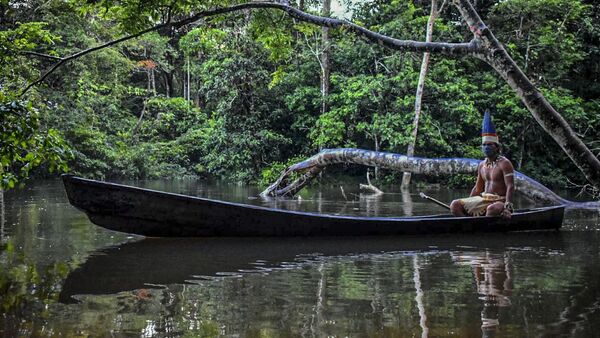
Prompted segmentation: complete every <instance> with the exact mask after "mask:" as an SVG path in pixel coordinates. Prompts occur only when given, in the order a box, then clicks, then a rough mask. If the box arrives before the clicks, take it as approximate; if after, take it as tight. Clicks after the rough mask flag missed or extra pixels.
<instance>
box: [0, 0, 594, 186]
mask: <svg viewBox="0 0 600 338" xmlns="http://www.w3.org/2000/svg"><path fill="white" fill-rule="evenodd" d="M234 3H236V2H233V1H232V2H223V1H219V2H214V1H203V2H201V3H200V2H198V3H197V2H190V1H168V2H167V1H153V2H146V1H139V0H137V1H112V0H106V1H58V0H51V1H28V2H12V1H11V2H9V1H0V14H1V17H2V19H1V20H2V21H1V22H0V29H1V31H0V64H1V65H2V67H1V68H0V74H1V78H0V104H1V106H0V108H1V109H2V111H1V113H2V126H3V127H2V129H1V130H0V132H1V133H2V135H1V136H2V138H1V139H0V142H2V162H1V163H2V175H3V176H2V179H3V181H2V186H3V187H11V186H14V184H15V183H16V182H17V181H18V180H19V179H20V178H22V177H25V176H27V175H28V174H29V173H30V172H31V171H32V170H36V169H35V168H36V167H37V171H36V175H44V174H45V173H46V172H47V171H48V170H50V169H52V170H54V169H61V168H62V169H65V164H67V163H68V166H69V168H70V171H71V172H74V173H77V174H81V175H85V176H88V177H96V178H113V177H120V178H158V177H161V178H164V177H186V176H189V177H210V178H220V179H228V180H231V181H236V182H249V181H256V180H259V179H260V178H261V177H265V179H266V180H272V179H273V178H274V176H276V175H278V174H279V170H280V169H281V168H283V167H284V166H285V165H286V164H287V163H292V162H294V161H296V160H298V158H302V157H308V156H310V155H312V154H314V153H316V152H318V151H319V150H320V149H323V148H334V147H357V148H364V149H375V148H379V150H381V151H388V152H395V153H404V152H405V150H406V147H407V145H408V143H409V141H410V135H411V129H412V120H413V115H414V101H415V89H416V86H417V80H418V77H419V68H420V64H421V58H422V54H421V53H408V52H398V51H393V50H390V49H386V48H384V47H382V46H379V45H377V44H373V43H371V42H369V41H365V40H363V39H360V38H358V37H357V36H356V35H352V34H346V32H345V31H344V30H343V29H341V30H331V31H330V32H329V34H330V35H331V40H330V43H331V46H330V61H329V62H330V64H331V67H330V69H331V76H330V79H331V80H330V81H331V85H330V89H329V92H328V95H327V96H326V97H325V98H323V96H322V92H321V83H320V81H321V65H320V62H321V61H322V60H321V58H320V55H321V54H322V53H323V42H322V41H323V40H322V36H321V35H322V34H323V30H322V29H321V27H318V26H314V25H310V24H307V23H303V22H300V21H298V20H292V19H290V18H289V17H288V16H286V15H285V14H284V13H281V12H280V11H276V10H260V11H249V10H243V11H236V12H232V13H228V14H223V15H217V16H211V17H206V18H203V19H201V20H200V21H197V22H194V23H192V24H190V25H184V26H179V27H173V26H165V28H164V29H159V30H157V31H155V32H151V33H148V34H144V35H141V36H140V37H138V38H135V39H132V40H128V41H125V42H123V43H120V44H115V45H112V46H110V47H108V48H104V49H101V50H98V51H96V52H94V53H90V54H88V55H85V56H83V57H81V58H77V59H74V60H72V61H70V62H69V63H68V65H66V66H63V67H60V68H58V69H56V71H55V72H53V73H52V74H51V75H49V76H48V78H47V79H46V80H45V81H44V82H43V83H41V84H40V85H37V86H34V87H32V89H31V90H29V91H28V92H27V93H26V94H25V95H24V96H23V97H21V96H20V93H21V92H22V91H23V89H24V88H26V87H27V85H28V84H30V83H32V82H33V81H35V80H36V79H38V78H39V77H40V76H41V75H42V74H43V73H44V72H45V71H46V70H47V69H48V68H49V67H50V65H51V64H52V62H54V61H56V60H57V58H59V57H62V56H65V55H72V54H74V53H77V52H79V51H82V50H85V49H87V48H90V47H93V46H98V45H101V44H103V43H106V42H108V41H112V40H115V39H117V38H119V37H122V36H124V35H126V34H132V33H137V32H140V31H142V30H144V29H147V28H148V27H151V26H153V25H157V24H160V23H163V22H168V21H170V20H173V21H176V20H180V19H184V18H186V17H188V16H189V14H190V13H193V12H197V11H201V10H206V9H211V8H214V7H216V6H221V7H222V6H226V5H231V4H234ZM291 5H292V6H294V7H298V8H300V9H303V10H304V11H306V12H309V13H314V14H321V5H322V4H321V2H319V1H300V3H292V4H291ZM344 5H345V7H346V8H347V9H348V13H350V14H349V16H350V17H348V18H347V19H348V20H350V21H352V22H354V23H357V24H360V25H361V26H363V27H365V28H368V29H370V30H372V31H376V32H379V33H381V34H385V35H388V36H392V37H397V38H402V39H405V40H415V41H423V40H424V37H425V29H426V27H425V26H426V23H427V20H428V17H429V6H430V2H428V1H416V0H415V1H410V0H398V1H392V2H389V1H377V0H376V1H356V2H351V1H350V2H344ZM476 8H477V11H478V12H479V14H480V15H481V17H482V19H483V21H484V22H486V24H487V25H488V26H489V27H490V29H492V30H493V31H494V34H495V35H496V37H497V38H498V40H499V41H501V42H502V43H503V44H504V46H505V48H506V49H507V51H508V52H509V54H510V55H511V56H512V58H513V59H514V60H515V61H516V62H517V64H518V65H519V67H520V68H521V69H522V70H523V71H524V72H525V73H526V75H527V76H528V77H529V79H530V80H531V81H532V82H533V83H534V85H535V86H536V87H537V88H539V89H540V90H541V92H542V93H543V94H544V96H545V97H546V98H547V99H548V100H549V101H550V103H551V104H552V105H553V106H554V107H555V108H556V110H557V111H559V112H560V114H561V115H562V116H563V117H564V118H565V119H566V120H567V121H568V123H569V124H570V125H571V127H572V128H573V129H574V130H575V131H576V132H577V134H578V136H579V137H580V138H581V139H582V140H583V142H584V143H585V144H586V145H587V146H588V148H590V149H591V150H592V151H593V152H594V154H596V156H597V155H598V152H600V138H599V137H598V132H597V131H598V129H599V128H600V83H599V81H600V80H599V78H600V76H599V74H600V5H599V4H597V3H596V2H594V1H592V0H575V1H571V0H507V1H477V3H476ZM333 15H335V13H334V14H333ZM470 38H471V32H469V30H468V29H467V27H466V26H465V25H464V23H462V22H461V18H460V16H459V14H458V13H457V11H456V10H455V9H454V8H452V7H451V6H447V7H446V9H445V10H444V11H443V12H442V13H440V16H439V18H438V19H437V20H436V22H435V30H434V31H433V41H448V42H459V43H460V42H465V41H469V39H470ZM323 100H325V101H326V107H327V109H326V110H323ZM16 102H20V103H19V104H16ZM485 109H490V110H491V111H492V112H493V115H494V119H495V122H496V126H497V130H498V133H499V135H500V139H501V142H502V143H503V146H504V153H505V155H506V156H507V157H508V158H510V159H511V160H512V161H513V163H515V167H516V168H517V170H519V171H522V172H523V173H525V174H527V175H529V176H531V177H534V178H536V179H538V180H539V181H541V182H543V183H545V184H547V185H551V186H561V187H562V186H566V185H567V184H585V178H584V177H583V175H581V173H580V172H579V171H578V169H577V168H576V167H575V165H574V164H573V163H572V162H571V160H570V159H569V158H568V157H567V156H566V155H565V154H564V153H563V152H562V150H561V148H560V147H559V146H558V145H557V144H556V143H555V142H554V141H553V140H552V138H550V137H549V136H548V135H547V134H546V133H545V132H544V131H543V130H542V128H541V127H540V126H539V125H538V123H537V122H536V121H535V120H534V118H533V117H532V115H531V114H530V113H529V112H528V110H527V108H526V107H525V106H524V105H523V103H522V102H521V101H520V100H519V98H518V97H517V96H516V95H515V93H514V91H513V90H512V89H511V88H510V87H509V86H508V85H507V84H506V82H505V81H504V80H503V79H502V78H500V77H499V76H498V75H497V74H496V73H495V72H494V71H493V70H492V69H491V67H490V66H489V65H487V64H486V63H484V62H482V61H481V60H477V59H475V58H448V57H446V56H442V55H436V54H432V56H431V63H430V65H429V72H428V74H427V78H426V83H425V91H424V97H423V103H422V111H423V113H422V118H421V122H420V129H419V138H418V140H417V144H416V147H415V155H417V156H420V157H431V158H435V157H471V158H480V157H481V156H482V155H481V153H480V134H479V131H480V130H479V128H480V124H481V114H482V113H483V111H484V110H485ZM19 127H21V129H24V130H25V131H24V132H23V133H24V134H23V135H21V136H19V135H20V134H14V131H15V130H18V129H19ZM25 134H27V136H24V135H25ZM24 139H25V140H32V141H31V143H29V141H26V142H25V143H23V142H21V141H22V140H24ZM17 140H18V142H17ZM383 177H386V178H387V179H389V180H393V179H395V178H397V177H398V174H394V173H391V172H390V173H386V175H384V176H383ZM448 179H450V180H451V181H452V182H454V183H456V184H464V183H465V182H463V181H462V180H460V179H458V178H457V177H453V178H448ZM11 182H12V183H11ZM569 182H570V183H569Z"/></svg>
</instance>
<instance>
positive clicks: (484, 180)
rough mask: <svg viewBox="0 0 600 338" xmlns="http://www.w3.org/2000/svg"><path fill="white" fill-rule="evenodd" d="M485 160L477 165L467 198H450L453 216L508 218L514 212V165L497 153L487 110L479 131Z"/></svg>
mask: <svg viewBox="0 0 600 338" xmlns="http://www.w3.org/2000/svg"><path fill="white" fill-rule="evenodd" d="M481 137H482V151H483V153H484V154H485V160H483V161H481V163H479V166H478V167H477V182H476V183H475V186H474V187H473V190H471V195H470V197H467V198H461V199H457V200H454V201H452V203H451V204H450V211H452V214H453V215H454V216H484V215H485V216H499V215H501V216H502V217H504V218H506V219H510V217H511V216H512V212H513V203H512V198H513V192H514V190H515V185H514V175H515V173H514V168H513V165H512V163H511V162H510V161H509V160H508V159H507V158H506V157H504V156H501V155H500V142H498V135H496V130H495V128H494V124H493V123H492V118H491V115H490V113H489V111H487V110H486V112H485V114H484V116H483V127H482V130H481Z"/></svg>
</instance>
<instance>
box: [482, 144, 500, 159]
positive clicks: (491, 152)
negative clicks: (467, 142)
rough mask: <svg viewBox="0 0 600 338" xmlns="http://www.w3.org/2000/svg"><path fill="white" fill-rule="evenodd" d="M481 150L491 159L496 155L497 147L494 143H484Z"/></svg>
mask: <svg viewBox="0 0 600 338" xmlns="http://www.w3.org/2000/svg"><path fill="white" fill-rule="evenodd" d="M481 151H483V153H484V154H485V157H487V158H492V159H493V158H495V157H496V156H498V148H497V147H496V146H495V145H491V144H484V145H483V146H481Z"/></svg>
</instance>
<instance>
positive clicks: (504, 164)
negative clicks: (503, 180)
mask: <svg viewBox="0 0 600 338" xmlns="http://www.w3.org/2000/svg"><path fill="white" fill-rule="evenodd" d="M498 166H499V167H500V168H502V170H504V171H514V170H515V169H514V167H513V164H512V162H511V161H510V160H509V159H507V158H506V157H504V156H502V157H501V158H500V161H498Z"/></svg>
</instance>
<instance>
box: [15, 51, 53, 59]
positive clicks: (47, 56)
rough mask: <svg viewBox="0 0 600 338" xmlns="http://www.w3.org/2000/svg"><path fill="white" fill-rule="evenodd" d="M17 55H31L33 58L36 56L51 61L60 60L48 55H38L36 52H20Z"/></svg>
mask: <svg viewBox="0 0 600 338" xmlns="http://www.w3.org/2000/svg"><path fill="white" fill-rule="evenodd" d="M19 54H23V55H33V56H38V57H41V58H45V59H51V60H62V58H61V57H59V56H54V55H48V54H44V53H38V52H32V51H21V52H19Z"/></svg>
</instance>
